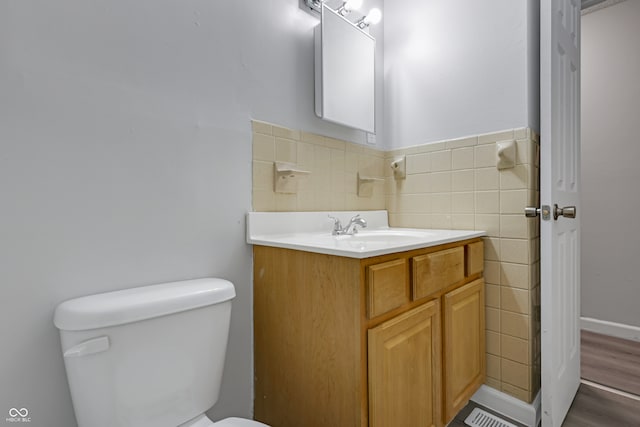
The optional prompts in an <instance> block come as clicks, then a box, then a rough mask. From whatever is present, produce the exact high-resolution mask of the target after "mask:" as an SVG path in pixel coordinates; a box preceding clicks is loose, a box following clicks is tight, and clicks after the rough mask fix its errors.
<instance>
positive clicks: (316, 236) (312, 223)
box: [247, 211, 486, 259]
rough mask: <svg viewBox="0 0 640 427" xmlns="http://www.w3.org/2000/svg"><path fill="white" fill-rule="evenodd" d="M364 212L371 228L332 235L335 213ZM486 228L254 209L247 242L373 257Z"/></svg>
mask: <svg viewBox="0 0 640 427" xmlns="http://www.w3.org/2000/svg"><path fill="white" fill-rule="evenodd" d="M358 213H359V214H360V216H361V217H362V218H364V219H365V220H366V221H367V224H368V226H367V228H364V229H360V230H359V231H358V233H357V234H355V235H353V236H346V235H345V236H332V235H331V230H332V228H333V221H331V220H330V219H329V218H328V216H327V215H333V216H336V217H338V218H340V220H341V221H342V223H343V224H347V223H348V222H349V218H351V217H352V216H354V215H356V214H358ZM485 235H486V232H484V231H473V230H435V229H418V228H395V227H394V228H390V227H389V226H388V219H387V211H358V212H352V211H349V212H345V211H342V212H250V213H249V214H248V215H247V243H250V244H253V245H263V246H273V247H278V248H286V249H295V250H301V251H306V252H316V253H321V254H327V255H337V256H344V257H349V258H360V259H362V258H369V257H373V256H378V255H385V254H390V253H394V252H402V251H407V250H412V249H420V248H426V247H430V246H437V245H442V244H445V243H451V242H457V241H461V240H467V239H472V238H475V237H481V236H485Z"/></svg>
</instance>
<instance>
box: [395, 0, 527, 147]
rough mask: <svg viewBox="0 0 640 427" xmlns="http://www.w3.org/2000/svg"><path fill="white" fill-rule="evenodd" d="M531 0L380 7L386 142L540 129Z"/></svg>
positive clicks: (449, 0)
mask: <svg viewBox="0 0 640 427" xmlns="http://www.w3.org/2000/svg"><path fill="white" fill-rule="evenodd" d="M538 8H539V2H536V1H534V0H526V1H513V0H490V1H476V0H433V1H428V2H425V1H422V0H396V1H393V2H387V3H386V4H385V24H384V25H385V129H386V133H385V144H386V145H387V148H400V147H407V146H412V145H418V144H424V143H428V142H434V141H439V140H444V139H451V138H456V137H462V136H468V135H476V134H481V133H487V132H494V131H498V130H502V129H511V128H518V127H531V128H533V129H539V112H538V110H539V102H538V97H539V96H538V91H539V90H538V80H539V78H538V69H539V65H538V56H539V55H538V34H539V29H538V16H539V11H538Z"/></svg>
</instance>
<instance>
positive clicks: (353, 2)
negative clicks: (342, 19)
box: [304, 0, 382, 30]
mask: <svg viewBox="0 0 640 427" xmlns="http://www.w3.org/2000/svg"><path fill="white" fill-rule="evenodd" d="M325 3H326V0H304V4H306V5H307V7H308V8H309V9H311V10H308V9H305V10H307V11H308V12H311V13H315V12H318V13H319V12H320V10H321V9H322V5H323V4H325ZM361 6H362V0H343V2H342V6H340V7H339V8H338V9H335V12H337V13H338V14H340V16H347V15H348V14H349V13H351V12H352V11H354V10H356V9H359V8H360V7H361ZM331 10H334V9H333V8H331ZM381 19H382V12H381V11H380V9H378V8H377V7H374V8H373V9H371V10H370V11H369V13H368V14H367V15H366V16H363V17H362V18H360V19H358V20H357V21H355V22H353V24H354V25H356V26H357V27H358V28H360V29H361V30H364V29H365V28H367V27H368V26H369V25H376V24H377V23H378V22H380V20H381Z"/></svg>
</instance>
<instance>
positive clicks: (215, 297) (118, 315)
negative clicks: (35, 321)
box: [53, 278, 236, 331]
mask: <svg viewBox="0 0 640 427" xmlns="http://www.w3.org/2000/svg"><path fill="white" fill-rule="evenodd" d="M235 295H236V291H235V288H234V287H233V284H232V283H231V282H229V281H228V280H224V279H214V278H205V279H194V280H184V281H180V282H170V283H162V284H159V285H151V286H142V287H139V288H131V289H124V290H121V291H115V292H107V293H103V294H96V295H89V296H86V297H80V298H75V299H72V300H68V301H65V302H63V303H61V304H59V305H58V306H57V307H56V310H55V314H54V317H53V323H54V324H55V325H56V327H57V328H58V329H60V330H65V331H84V330H88V329H98V328H106V327H109V326H116V325H122V324H125V323H132V322H137V321H140V320H145V319H151V318H154V317H160V316H165V315H168V314H172V313H178V312H181V311H186V310H191V309H194V308H199V307H205V306H208V305H213V304H217V303H221V302H224V301H229V300H231V299H232V298H233V297H235Z"/></svg>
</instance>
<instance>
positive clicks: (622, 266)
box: [581, 0, 640, 326]
mask: <svg viewBox="0 0 640 427" xmlns="http://www.w3.org/2000/svg"><path fill="white" fill-rule="evenodd" d="M639 22H640V1H638V0H629V1H624V2H622V3H618V4H615V5H613V6H611V7H607V8H604V9H600V10H598V11H596V12H593V13H590V14H587V15H584V16H583V17H582V245H581V251H582V271H581V274H582V316H585V317H590V318H595V319H599V320H606V321H609V322H616V323H622V324H626V325H633V326H640V309H639V308H638V302H640V279H638V273H637V270H636V266H637V264H638V260H639V259H640V246H639V244H638V242H639V240H640V221H639V220H638V212H639V211H640V191H639V190H638V183H640V133H639V132H638V125H637V123H638V116H640V80H638V76H640V50H638V46H640V26H639V25H638V23H639Z"/></svg>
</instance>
